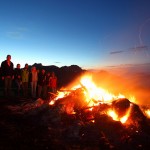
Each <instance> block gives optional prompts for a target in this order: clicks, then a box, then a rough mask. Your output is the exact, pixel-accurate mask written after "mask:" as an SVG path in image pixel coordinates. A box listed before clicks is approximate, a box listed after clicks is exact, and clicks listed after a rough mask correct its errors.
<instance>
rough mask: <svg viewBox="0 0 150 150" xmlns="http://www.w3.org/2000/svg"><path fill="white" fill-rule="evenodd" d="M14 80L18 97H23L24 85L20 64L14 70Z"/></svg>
mask: <svg viewBox="0 0 150 150" xmlns="http://www.w3.org/2000/svg"><path fill="white" fill-rule="evenodd" d="M14 79H15V86H16V96H17V97H19V96H20V95H21V84H22V78H21V69H20V64H17V66H16V68H15V70H14Z"/></svg>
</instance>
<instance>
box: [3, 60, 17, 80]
mask: <svg viewBox="0 0 150 150" xmlns="http://www.w3.org/2000/svg"><path fill="white" fill-rule="evenodd" d="M1 69H2V76H4V77H5V76H11V77H12V76H13V75H14V64H13V63H12V62H10V66H9V65H8V63H7V60H5V61H3V62H2V63H1Z"/></svg>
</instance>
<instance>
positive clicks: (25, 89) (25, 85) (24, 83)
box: [21, 64, 29, 98]
mask: <svg viewBox="0 0 150 150" xmlns="http://www.w3.org/2000/svg"><path fill="white" fill-rule="evenodd" d="M21 78H22V89H23V96H24V97H25V98H27V97H28V83H29V69H28V64H25V66H24V68H23V69H22V71H21Z"/></svg>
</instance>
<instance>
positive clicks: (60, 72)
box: [29, 63, 86, 88]
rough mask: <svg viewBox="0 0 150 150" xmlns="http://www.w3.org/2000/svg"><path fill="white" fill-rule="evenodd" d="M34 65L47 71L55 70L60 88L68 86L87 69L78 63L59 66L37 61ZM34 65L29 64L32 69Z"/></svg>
mask: <svg viewBox="0 0 150 150" xmlns="http://www.w3.org/2000/svg"><path fill="white" fill-rule="evenodd" d="M32 66H35V67H36V68H37V69H38V70H41V69H45V70H46V72H55V74H56V76H57V77H58V87H59V88H61V87H63V86H66V85H67V84H69V83H70V82H72V81H73V80H74V79H75V78H77V77H78V76H80V75H81V74H82V73H84V72H85V71H86V70H82V68H81V67H79V66H77V65H71V66H62V67H60V68H59V67H57V66H55V65H50V66H43V65H42V64H41V63H35V64H33V65H32ZM32 66H29V69H31V67H32Z"/></svg>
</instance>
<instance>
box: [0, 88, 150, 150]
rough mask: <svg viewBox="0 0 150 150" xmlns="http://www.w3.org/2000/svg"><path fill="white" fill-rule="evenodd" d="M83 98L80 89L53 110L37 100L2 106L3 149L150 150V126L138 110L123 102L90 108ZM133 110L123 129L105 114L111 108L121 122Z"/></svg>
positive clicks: (57, 103) (99, 104) (124, 99)
mask: <svg viewBox="0 0 150 150" xmlns="http://www.w3.org/2000/svg"><path fill="white" fill-rule="evenodd" d="M84 98H85V97H84V94H83V89H82V88H81V89H77V90H75V91H73V92H71V94H69V95H67V96H65V97H63V98H59V99H57V101H55V103H54V104H53V105H50V104H49V103H50V101H43V100H42V99H37V100H36V101H30V102H29V101H28V102H26V103H25V102H20V103H19V104H16V105H7V106H6V105H3V106H1V113H0V117H1V121H0V133H1V134H0V139H1V140H0V149H6V150H7V149H9V150H16V149H20V150H27V149H38V150H39V149H41V150H47V149H51V150H52V149H54V150H59V149H60V150H62V149H64V150H81V149H82V150H99V149H104V150H107V149H108V150H109V149H114V150H127V149H128V150H133V149H134V150H145V149H149V147H150V120H149V119H148V118H147V117H146V116H145V115H144V113H143V112H142V111H141V108H140V107H139V106H138V105H137V104H134V103H131V102H130V101H129V100H128V99H126V98H120V99H116V100H114V101H113V102H112V103H111V104H107V103H98V104H97V105H95V106H90V107H89V106H88V103H89V102H83V100H84ZM92 100H93V101H95V100H94V99H92ZM51 101H52V100H51ZM130 106H131V107H132V110H131V111H130V116H129V117H128V121H127V122H126V123H124V124H123V123H121V122H120V121H115V120H113V119H112V117H110V116H109V115H108V114H107V113H106V112H107V110H108V109H110V108H113V109H114V110H116V112H117V113H118V116H120V117H121V116H123V114H124V112H125V111H126V110H127V109H128V108H129V107H130Z"/></svg>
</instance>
